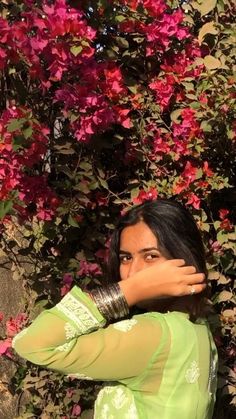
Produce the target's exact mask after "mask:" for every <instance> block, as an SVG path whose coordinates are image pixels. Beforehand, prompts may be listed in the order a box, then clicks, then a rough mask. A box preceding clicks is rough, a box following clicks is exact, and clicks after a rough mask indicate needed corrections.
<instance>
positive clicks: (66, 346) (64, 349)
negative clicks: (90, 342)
mask: <svg viewBox="0 0 236 419" xmlns="http://www.w3.org/2000/svg"><path fill="white" fill-rule="evenodd" d="M72 344H73V342H72V341H71V342H66V343H63V345H60V346H57V347H56V348H55V351H60V352H67V351H68V350H69V349H70V347H71V345H72Z"/></svg>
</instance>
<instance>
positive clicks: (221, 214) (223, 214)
mask: <svg viewBox="0 0 236 419" xmlns="http://www.w3.org/2000/svg"><path fill="white" fill-rule="evenodd" d="M228 214H229V210H228V209H226V208H222V209H220V211H219V217H220V219H221V220H224V219H225V218H226V217H227V215H228Z"/></svg>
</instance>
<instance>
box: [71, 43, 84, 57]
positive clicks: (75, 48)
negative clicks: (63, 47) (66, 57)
mask: <svg viewBox="0 0 236 419" xmlns="http://www.w3.org/2000/svg"><path fill="white" fill-rule="evenodd" d="M82 50H83V47H82V46H81V45H77V46H76V45H73V47H71V48H70V52H71V53H72V54H73V55H74V56H75V57H77V55H79V54H80V53H81V51H82Z"/></svg>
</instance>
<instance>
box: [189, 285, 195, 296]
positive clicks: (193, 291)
mask: <svg viewBox="0 0 236 419" xmlns="http://www.w3.org/2000/svg"><path fill="white" fill-rule="evenodd" d="M195 292H196V290H195V288H194V287H193V286H192V287H191V289H190V295H194V294H195Z"/></svg>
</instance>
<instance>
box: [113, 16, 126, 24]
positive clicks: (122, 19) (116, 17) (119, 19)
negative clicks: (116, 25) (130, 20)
mask: <svg viewBox="0 0 236 419" xmlns="http://www.w3.org/2000/svg"><path fill="white" fill-rule="evenodd" d="M124 20H126V17H125V16H122V15H117V16H115V21H116V22H123V21H124Z"/></svg>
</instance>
